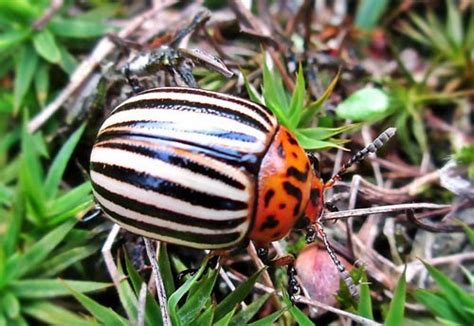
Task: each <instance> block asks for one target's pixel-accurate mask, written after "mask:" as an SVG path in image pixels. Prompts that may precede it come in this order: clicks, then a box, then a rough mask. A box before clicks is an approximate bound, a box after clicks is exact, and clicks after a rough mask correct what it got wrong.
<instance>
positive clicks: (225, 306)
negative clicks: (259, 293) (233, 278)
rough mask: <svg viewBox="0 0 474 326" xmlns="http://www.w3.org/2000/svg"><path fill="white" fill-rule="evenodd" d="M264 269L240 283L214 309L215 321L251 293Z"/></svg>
mask: <svg viewBox="0 0 474 326" xmlns="http://www.w3.org/2000/svg"><path fill="white" fill-rule="evenodd" d="M265 270H266V268H262V269H261V270H259V271H257V272H256V273H254V274H253V275H252V276H250V277H249V278H248V279H247V280H245V281H244V282H242V283H241V284H240V285H239V286H238V287H237V288H236V289H235V290H234V291H232V292H231V293H230V294H229V295H227V296H226V297H225V298H224V300H222V301H221V302H220V303H219V304H218V305H217V307H216V312H215V318H214V319H215V320H219V319H221V318H222V317H224V315H226V314H227V313H228V312H229V311H231V310H232V309H234V307H235V306H236V305H237V304H239V303H240V302H242V301H243V300H244V299H245V298H246V297H247V295H248V294H249V293H250V291H252V289H253V286H254V284H255V282H257V280H258V278H259V277H260V275H262V273H263V271H265Z"/></svg>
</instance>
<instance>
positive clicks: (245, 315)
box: [230, 293, 271, 326]
mask: <svg viewBox="0 0 474 326" xmlns="http://www.w3.org/2000/svg"><path fill="white" fill-rule="evenodd" d="M270 296H271V294H270V293H265V294H264V295H262V296H260V297H259V298H258V299H257V300H255V301H253V302H252V303H251V304H249V305H248V306H247V308H245V309H243V310H241V311H239V312H238V313H237V314H236V315H235V316H234V317H232V320H231V321H230V326H239V325H245V324H246V323H247V322H248V321H249V320H251V319H252V318H253V317H254V316H255V315H256V314H257V312H258V311H259V310H260V308H262V307H263V305H264V304H265V302H267V300H268V298H270Z"/></svg>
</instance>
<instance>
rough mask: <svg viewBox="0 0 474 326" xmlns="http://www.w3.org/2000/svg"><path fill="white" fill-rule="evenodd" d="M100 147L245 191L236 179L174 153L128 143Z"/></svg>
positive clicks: (104, 144) (99, 145) (101, 145)
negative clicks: (124, 152)
mask: <svg viewBox="0 0 474 326" xmlns="http://www.w3.org/2000/svg"><path fill="white" fill-rule="evenodd" d="M97 146H98V147H106V148H117V149H121V150H125V151H129V152H133V153H137V154H140V155H143V156H146V157H150V158H153V159H157V160H160V161H163V162H166V163H169V164H172V165H175V166H177V167H180V168H184V169H187V170H190V171H192V172H195V173H198V174H201V175H205V176H207V177H209V178H211V179H214V180H219V181H222V182H223V183H225V184H227V185H229V186H231V187H234V188H237V189H239V190H244V189H245V185H244V184H243V183H241V182H239V181H237V180H235V179H232V178H231V177H229V176H227V175H225V174H222V173H220V172H219V171H217V170H215V169H212V168H211V167H208V166H205V165H201V164H199V163H197V162H194V161H192V160H190V159H188V158H186V157H182V156H178V155H175V154H172V153H168V152H165V151H162V150H160V149H158V148H156V147H155V148H153V147H152V148H150V147H144V146H139V145H133V144H127V143H123V142H122V143H112V142H104V143H99V144H98V145H97Z"/></svg>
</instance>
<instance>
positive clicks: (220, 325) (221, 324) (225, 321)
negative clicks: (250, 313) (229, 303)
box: [214, 308, 236, 326]
mask: <svg viewBox="0 0 474 326" xmlns="http://www.w3.org/2000/svg"><path fill="white" fill-rule="evenodd" d="M235 309H236V308H234V309H232V310H231V311H229V312H228V313H227V314H226V315H225V316H224V317H222V318H221V319H219V320H218V321H217V322H216V323H214V326H227V325H229V323H230V320H231V319H232V316H234V313H235Z"/></svg>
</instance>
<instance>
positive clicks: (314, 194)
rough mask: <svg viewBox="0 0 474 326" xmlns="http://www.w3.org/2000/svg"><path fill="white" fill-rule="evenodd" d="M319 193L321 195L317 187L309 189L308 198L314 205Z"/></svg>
mask: <svg viewBox="0 0 474 326" xmlns="http://www.w3.org/2000/svg"><path fill="white" fill-rule="evenodd" d="M320 195H321V192H320V191H319V189H318V188H313V189H311V193H310V195H309V198H310V200H311V203H312V204H313V205H316V202H317V200H318V198H319V196H320Z"/></svg>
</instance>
